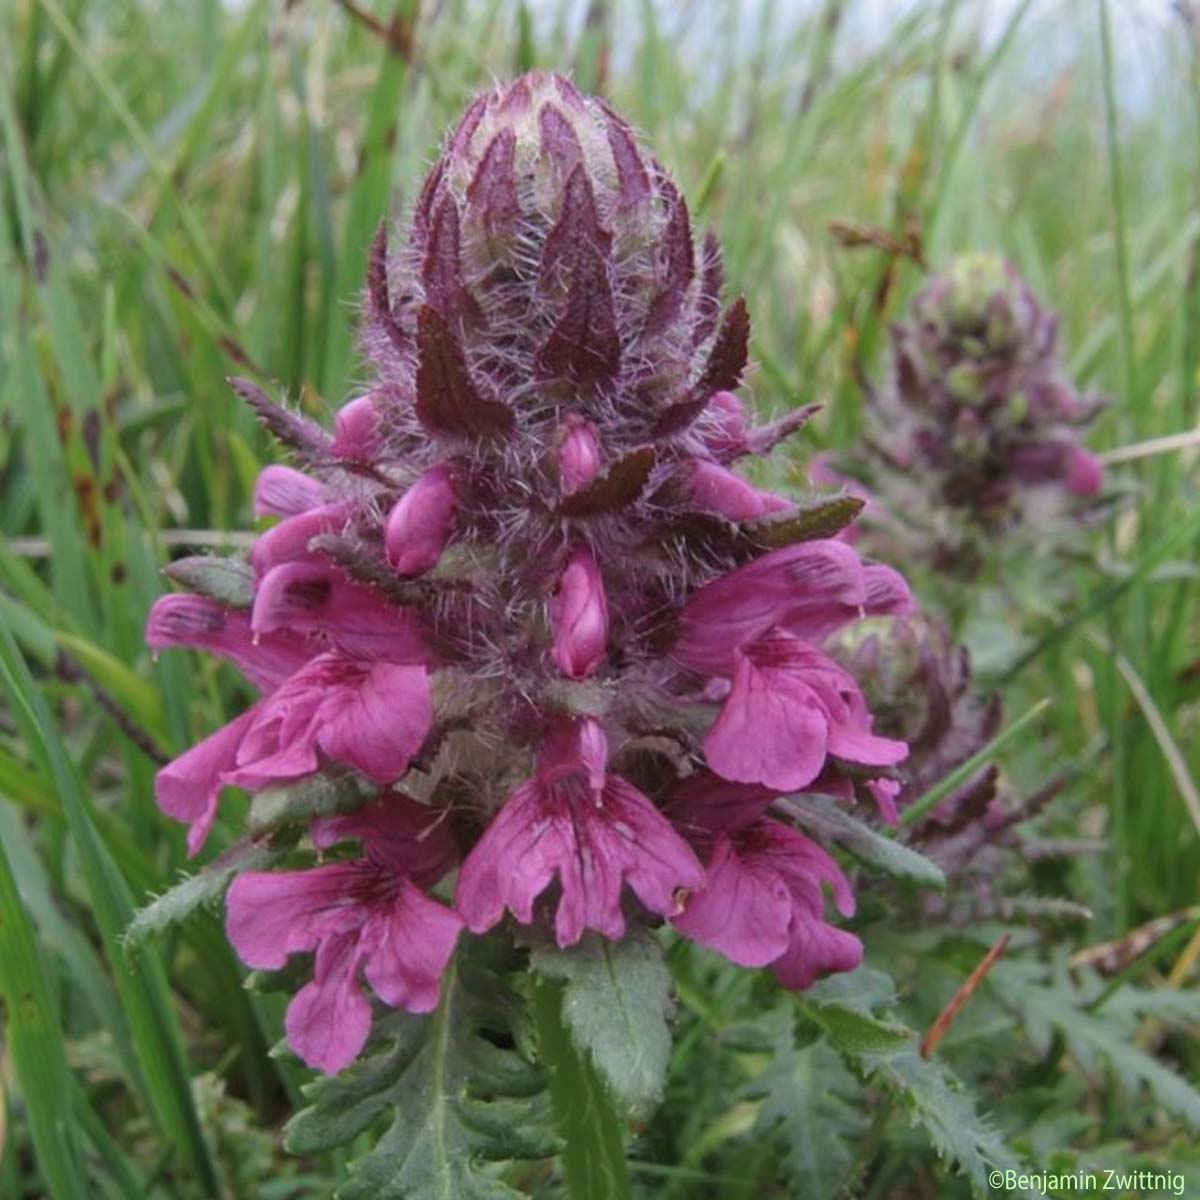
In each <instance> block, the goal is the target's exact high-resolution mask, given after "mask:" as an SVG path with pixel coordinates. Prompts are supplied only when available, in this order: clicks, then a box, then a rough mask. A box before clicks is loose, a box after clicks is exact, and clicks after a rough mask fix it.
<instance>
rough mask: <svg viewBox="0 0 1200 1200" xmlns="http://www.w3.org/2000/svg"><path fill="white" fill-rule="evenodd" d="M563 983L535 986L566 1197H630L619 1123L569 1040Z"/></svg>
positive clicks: (580, 1199) (584, 1058) (590, 1199)
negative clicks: (559, 1144)
mask: <svg viewBox="0 0 1200 1200" xmlns="http://www.w3.org/2000/svg"><path fill="white" fill-rule="evenodd" d="M563 991H564V989H563V987H562V985H561V984H558V983H551V982H549V981H548V980H544V979H543V980H541V981H539V982H538V983H537V985H536V986H535V988H534V995H533V1007H534V1012H535V1015H536V1021H537V1035H538V1052H539V1055H540V1057H541V1060H542V1062H543V1063H544V1064H545V1066H546V1068H547V1070H548V1071H549V1073H550V1099H551V1104H552V1107H553V1112H554V1119H555V1123H556V1125H557V1127H558V1132H559V1135H560V1137H561V1139H562V1153H561V1160H560V1165H561V1170H562V1174H563V1179H564V1181H565V1182H566V1185H567V1187H566V1191H567V1195H568V1196H569V1197H570V1200H630V1188H629V1168H628V1167H627V1165H626V1163H625V1147H624V1143H623V1139H622V1136H621V1124H620V1121H619V1120H618V1117H617V1112H616V1109H615V1108H614V1107H613V1105H612V1101H611V1097H610V1095H609V1092H608V1089H607V1088H606V1087H605V1086H604V1084H603V1083H602V1082H601V1080H600V1077H599V1075H598V1074H597V1072H596V1071H595V1070H594V1069H593V1067H592V1065H591V1064H590V1062H589V1061H588V1056H587V1055H586V1054H584V1053H583V1052H581V1051H580V1050H579V1049H578V1048H577V1047H576V1046H575V1045H574V1044H573V1039H572V1037H571V1034H570V1033H569V1031H568V1030H567V1027H566V1025H565V1023H564V1020H563Z"/></svg>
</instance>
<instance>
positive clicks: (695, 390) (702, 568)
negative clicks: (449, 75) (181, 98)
mask: <svg viewBox="0 0 1200 1200" xmlns="http://www.w3.org/2000/svg"><path fill="white" fill-rule="evenodd" d="M721 288H722V270H721V261H720V256H719V253H718V250H717V247H716V245H715V243H714V242H713V240H712V239H711V238H709V239H707V240H704V241H702V242H700V243H699V244H697V243H696V242H695V241H694V240H693V236H692V230H691V223H690V220H689V216H688V209H687V205H686V203H685V201H684V200H683V198H682V197H681V195H680V194H679V192H678V191H677V190H676V188H675V186H674V184H673V183H672V182H671V180H670V178H669V177H668V176H667V174H666V172H665V171H664V170H663V168H662V167H661V166H660V165H659V164H658V163H657V162H656V161H655V160H654V159H653V158H652V157H650V156H649V155H648V154H647V153H646V152H645V151H644V150H643V148H642V147H641V146H640V144H639V142H638V140H637V139H636V137H635V136H634V134H633V133H632V132H631V130H630V128H629V126H628V125H627V124H626V123H625V122H624V121H623V120H622V119H621V118H620V117H618V116H617V115H616V114H615V113H614V112H612V111H611V109H609V108H608V107H607V106H606V105H605V104H604V103H603V102H602V101H599V100H596V99H590V98H585V97H584V96H582V95H581V94H580V93H579V92H577V91H576V89H575V88H574V87H573V86H572V85H571V84H570V83H569V82H567V81H566V80H564V79H562V78H559V77H557V76H550V75H529V76H525V77H523V78H520V79H518V80H516V81H515V82H513V83H511V84H508V85H506V86H502V87H499V88H497V89H495V90H493V91H491V92H488V93H486V94H484V95H482V96H480V97H479V98H478V99H477V100H476V101H475V102H474V103H473V104H472V105H471V106H470V108H469V109H468V110H467V112H466V114H465V116H464V117H463V118H462V120H461V122H460V123H459V125H458V127H457V128H456V129H455V130H454V131H453V132H452V134H451V135H450V136H449V138H448V141H447V143H446V145H445V148H444V152H443V154H442V156H441V157H440V159H439V160H438V162H437V164H436V166H435V167H434V169H433V171H432V173H431V174H430V175H429V177H428V179H427V181H426V183H425V185H424V187H423V189H422V190H421V192H420V194H419V196H418V198H417V200H416V203H415V208H414V211H413V214H412V218H411V224H410V228H409V231H408V236H407V240H406V243H405V245H404V246H403V248H401V249H398V250H395V251H393V252H389V249H388V246H387V239H386V236H385V235H384V234H383V233H382V232H381V234H380V236H379V237H378V238H377V239H376V242H375V245H374V248H373V252H372V256H371V261H370V265H369V272H368V283H367V290H366V296H365V321H364V325H365V331H364V352H365V354H366V357H367V359H368V361H369V362H370V364H371V366H372V368H373V379H374V383H373V385H372V386H371V387H370V389H369V390H368V391H366V392H365V393H364V394H363V395H361V396H358V397H357V398H355V399H353V400H352V401H351V402H350V403H349V404H347V405H346V406H345V407H344V408H343V409H342V410H341V411H340V412H339V414H338V416H337V420H336V426H335V429H334V431H333V433H332V434H330V433H328V432H327V431H325V430H324V429H322V428H321V427H319V426H317V425H316V424H315V423H313V422H311V421H309V420H308V419H307V418H305V417H302V416H299V415H297V414H294V413H291V412H289V411H287V410H285V409H282V408H279V407H277V406H275V405H273V404H271V402H270V401H268V400H267V399H266V397H265V396H263V395H262V394H261V393H258V392H257V391H256V390H255V389H253V388H252V387H250V386H249V385H246V384H240V385H239V387H240V390H241V391H242V392H243V394H244V395H246V396H247V398H248V399H249V400H250V401H251V403H253V404H254V405H255V407H256V408H257V410H258V411H259V413H260V416H261V417H262V418H263V420H264V421H265V422H266V423H267V424H268V425H269V426H270V428H271V429H272V430H273V431H274V432H275V433H276V434H277V435H278V436H279V438H280V439H281V440H282V441H283V442H285V443H286V444H287V445H288V446H290V448H291V450H292V451H293V454H294V458H295V461H296V463H297V467H290V466H271V467H268V468H267V469H266V470H265V471H264V472H263V474H262V476H261V478H260V480H259V484H258V488H257V494H256V511H257V512H258V513H259V514H262V515H269V516H274V517H278V518H280V520H279V521H278V523H277V524H275V525H274V526H273V527H272V528H271V529H269V530H268V531H267V532H265V533H264V534H263V535H262V536H261V537H260V538H259V539H258V541H257V543H256V545H255V546H254V549H253V552H252V553H251V555H250V559H249V564H248V567H247V568H246V569H245V574H246V578H247V579H248V587H247V589H246V594H245V595H244V596H232V597H231V595H230V594H229V593H228V592H227V591H226V592H223V591H222V590H221V589H220V588H214V587H207V588H205V587H204V586H202V587H201V591H202V592H204V591H205V590H207V592H208V594H200V595H186V594H180V595H172V596H168V597H165V598H163V599H162V600H160V601H159V602H158V603H157V604H156V606H155V608H154V610H153V612H152V613H151V616H150V621H149V633H148V637H149V641H150V644H151V645H152V646H154V647H156V648H157V647H166V646H193V647H200V648H202V649H205V650H209V651H212V652H214V653H216V654H219V655H223V656H225V657H226V658H228V659H229V660H231V661H232V662H233V663H234V664H235V665H236V666H237V667H238V668H239V669H240V670H241V671H242V672H243V674H244V675H245V676H246V678H247V679H248V680H249V681H250V683H251V684H253V685H254V686H255V687H256V688H257V689H258V691H259V692H260V693H261V698H260V699H259V700H258V702H257V703H256V704H255V705H254V706H253V707H252V708H251V709H250V710H249V711H247V712H246V713H244V714H243V715H241V716H239V717H238V718H236V719H235V720H234V721H233V722H232V723H231V724H229V725H227V726H226V727H225V728H224V729H222V730H220V731H218V732H217V733H215V734H213V735H212V736H210V737H209V738H207V739H206V740H205V741H203V742H201V743H200V744H199V745H197V746H195V747H194V748H193V749H191V750H189V751H188V752H187V753H185V754H184V755H182V756H181V757H180V758H178V759H176V760H175V761H174V762H172V763H171V764H169V765H168V766H167V767H165V768H164V769H163V770H162V772H161V773H160V775H159V777H158V797H159V801H160V804H161V806H162V807H163V809H164V810H165V811H166V812H167V813H169V814H170V815H172V816H173V817H176V818H177V819H179V820H181V821H184V822H187V823H188V825H189V827H190V832H189V839H188V840H189V847H190V849H191V850H192V852H196V851H198V850H199V849H200V847H201V846H202V845H203V843H204V841H205V838H206V837H207V835H208V832H209V830H210V828H211V826H212V824H213V821H214V818H215V815H216V812H217V806H218V800H219V796H220V793H221V790H222V789H223V788H224V787H226V786H234V787H239V788H243V789H245V790H247V791H249V792H251V793H259V792H263V791H265V790H271V789H280V788H287V787H290V786H292V785H294V784H296V783H297V782H298V781H305V780H309V779H310V778H311V777H313V776H316V775H321V776H338V775H342V776H345V775H348V776H351V777H352V778H353V779H355V780H357V781H358V784H359V786H360V787H361V789H362V790H363V792H364V793H365V794H367V795H368V799H367V800H366V801H365V802H363V803H362V804H361V806H360V807H358V808H356V809H355V808H351V811H344V812H338V813H335V814H330V815H324V816H318V817H317V818H316V819H314V820H313V821H312V822H311V825H310V826H309V828H308V829H307V841H306V843H305V845H311V846H312V847H313V848H314V849H315V851H316V852H318V856H319V857H324V856H325V852H326V851H329V852H331V853H332V856H333V857H332V860H331V861H324V862H321V863H318V864H316V865H310V866H307V867H304V868H302V869H297V870H287V871H247V872H244V873H242V874H241V875H240V876H239V877H238V878H237V879H236V880H235V882H234V883H233V885H232V887H231V889H230V891H229V895H228V921H229V925H228V928H229V934H230V937H231V939H232V941H233V943H234V945H235V947H236V948H237V949H238V951H239V953H240V954H241V956H242V957H243V959H244V960H245V961H246V962H247V963H248V964H250V965H252V966H256V967H263V968H278V967H281V966H282V965H283V964H284V962H285V960H286V959H287V957H288V956H289V955H291V954H293V953H300V952H306V953H311V954H312V955H313V974H312V981H311V982H310V983H308V984H307V985H306V986H305V987H304V988H303V989H302V990H301V991H300V992H299V994H298V995H297V996H296V997H295V998H294V999H293V1001H292V1003H291V1006H290V1008H289V1010H288V1016H287V1029H288V1034H289V1038H290V1041H291V1044H292V1046H293V1047H294V1048H295V1050H296V1051H297V1052H298V1053H299V1054H300V1056H301V1057H303V1058H304V1059H305V1060H306V1061H307V1062H309V1063H310V1064H313V1065H315V1066H317V1067H320V1068H322V1069H324V1070H326V1071H336V1070H339V1069H340V1068H341V1067H343V1066H345V1065H346V1064H347V1063H348V1062H350V1061H351V1060H352V1059H353V1058H354V1057H355V1056H356V1055H357V1053H358V1052H359V1051H360V1050H361V1048H362V1046H363V1044H364V1042H365V1040H366V1038H367V1036H368V1033H369V1029H370V1024H371V1004H370V1001H369V999H368V997H367V995H366V994H365V992H364V984H365V985H368V986H369V988H370V991H371V992H372V993H373V994H374V996H375V997H377V998H378V999H379V1000H380V1001H382V1002H383V1003H385V1004H388V1005H394V1006H401V1007H404V1008H407V1009H409V1010H411V1011H414V1012H421V1011H427V1010H429V1009H430V1008H432V1007H433V1006H434V1005H435V1004H436V1002H437V996H438V986H439V978H440V976H441V974H442V972H443V970H444V969H445V967H446V965H447V964H448V962H449V960H450V958H451V956H452V954H453V952H454V947H455V943H456V940H457V939H458V938H459V937H460V935H461V934H462V929H463V927H465V928H466V929H467V930H468V931H470V932H471V933H483V932H484V931H487V930H489V929H491V928H492V927H494V926H495V925H497V924H498V923H499V922H500V921H501V920H502V919H503V918H504V916H505V914H506V913H507V914H511V916H512V918H514V919H515V920H516V921H517V922H520V923H529V922H533V921H543V920H544V921H546V922H547V923H549V924H551V925H552V927H553V929H554V931H555V934H556V937H557V940H558V942H559V944H560V945H563V946H567V945H570V944H572V943H574V942H576V941H578V939H580V938H581V937H582V936H583V935H584V933H585V932H586V931H593V932H594V933H596V934H599V935H602V936H604V937H607V938H611V939H618V938H621V937H622V936H623V934H624V932H625V929H626V927H627V922H628V921H630V920H651V919H656V918H663V919H667V920H670V921H673V922H674V923H675V925H676V927H677V928H678V929H680V930H681V931H682V932H683V933H684V934H685V935H687V936H689V937H691V938H694V939H695V940H697V941H698V942H701V943H703V944H705V945H707V946H710V947H713V948H715V949H717V950H719V951H721V952H723V953H725V954H726V955H728V956H729V957H730V958H731V959H733V960H734V961H735V962H738V963H744V964H746V965H751V966H765V965H771V966H772V968H773V969H774V971H775V973H776V974H777V976H778V977H779V978H780V980H781V981H782V982H783V983H784V984H785V985H787V986H790V987H804V986H806V985H807V984H808V983H810V982H811V981H812V980H813V979H815V978H816V977H817V976H819V975H821V974H823V973H825V972H828V971H835V970H845V969H847V968H850V967H852V966H854V965H855V964H856V963H857V962H858V960H859V958H860V956H861V947H860V945H859V943H858V941H857V939H856V938H854V937H853V936H852V935H851V934H850V933H848V932H845V931H841V930H838V929H836V928H835V927H834V926H832V925H831V924H829V923H828V922H827V920H826V914H825V891H824V889H825V886H826V885H829V886H830V887H831V889H832V895H833V899H834V901H835V902H836V905H837V907H838V909H839V910H840V911H841V912H842V913H843V914H849V913H851V912H852V911H853V907H854V901H853V897H852V895H851V892H850V888H849V885H848V883H847V881H846V879H845V877H844V876H843V875H842V873H841V871H840V870H839V868H838V866H837V865H836V863H835V862H834V860H833V859H832V858H831V857H830V856H829V855H828V854H827V853H826V852H825V851H824V850H823V849H821V848H820V847H819V846H817V845H815V844H814V843H813V842H811V841H810V840H808V839H807V838H806V837H804V836H803V835H802V834H800V833H799V832H797V831H796V830H795V829H793V828H792V827H791V826H790V825H788V824H786V823H784V822H783V821H781V820H778V819H776V818H775V817H772V816H769V815H767V812H768V809H769V807H770V806H771V804H772V802H773V801H774V800H775V798H777V797H779V796H781V795H784V794H787V793H792V792H796V791H800V790H807V791H812V790H826V791H830V792H833V793H834V794H838V795H843V796H851V795H853V794H854V792H855V789H859V790H862V791H863V793H864V794H872V795H875V796H876V798H877V799H878V800H879V802H880V803H882V804H884V805H885V807H886V806H888V805H890V804H891V799H892V796H893V794H894V791H895V785H894V783H893V782H892V781H891V780H888V779H885V778H884V777H885V776H886V775H887V774H888V770H889V768H891V767H892V765H893V764H895V763H897V762H899V761H900V760H901V759H903V757H904V755H905V753H906V748H905V745H904V743H903V742H902V741H899V740H893V739H888V738H883V737H880V736H878V735H877V734H876V733H874V732H873V730H872V721H871V717H870V715H869V712H868V709H867V705H866V703H865V701H864V699H863V695H862V692H861V691H860V689H859V687H858V685H857V683H856V682H855V679H854V677H853V675H852V674H851V673H850V672H849V671H847V670H846V669H845V667H844V666H842V665H839V664H838V663H837V662H836V661H835V660H834V659H833V658H832V657H830V655H829V653H828V652H827V651H826V649H824V648H823V647H824V644H825V642H826V641H827V639H829V638H830V636H831V635H832V634H834V633H836V632H837V631H838V630H840V629H844V628H845V627H847V626H849V625H852V624H853V623H855V622H857V621H859V620H860V619H862V618H863V617H864V616H865V615H869V614H876V615H882V614H889V613H892V614H894V613H903V612H907V611H910V610H911V608H912V601H911V597H910V595H909V592H908V589H907V587H906V586H905V584H904V582H903V580H902V579H901V578H900V577H899V576H898V575H897V574H896V573H895V572H894V571H891V570H890V569H888V568H887V567H884V566H880V565H876V564H870V563H866V562H864V561H863V560H862V558H860V556H859V554H858V553H857V552H856V551H855V550H854V549H853V548H852V547H850V546H849V545H847V544H845V543H844V542H841V541H838V540H831V539H830V538H829V537H828V536H826V537H824V538H819V539H814V538H812V537H811V530H812V527H813V522H812V521H811V520H808V519H806V514H805V513H802V512H798V511H797V509H796V508H795V506H794V505H793V504H792V503H791V502H790V501H788V500H787V499H785V498H783V497H780V496H775V495H771V494H769V493H767V492H764V491H761V490H760V489H758V488H756V487H754V486H753V485H752V484H750V483H749V482H748V481H747V480H746V479H744V478H743V477H742V476H741V475H739V474H738V473H737V471H736V470H735V463H736V462H737V460H738V459H739V458H742V457H744V456H746V455H761V454H766V453H769V452H770V450H771V449H772V448H773V447H774V446H775V445H776V444H777V443H778V442H779V441H780V440H781V439H782V438H784V437H786V436H787V435H788V434H790V433H791V432H793V431H794V430H795V429H796V428H798V427H799V425H800V424H801V423H802V421H803V419H804V416H805V415H806V414H793V415H791V416H788V417H785V418H783V419H782V420H781V421H779V422H776V423H775V424H774V425H771V426H767V427H763V428H755V427H753V426H751V424H750V423H749V421H748V420H747V417H746V414H745V411H744V410H743V407H742V405H741V403H740V401H739V400H738V399H737V397H736V396H735V394H734V392H735V390H736V389H737V388H738V386H739V385H740V383H741V380H742V376H743V372H744V370H745V366H746V359H747V341H748V335H749V322H748V317H747V313H746V308H745V305H744V304H743V302H742V301H740V300H739V301H736V302H734V303H733V304H732V305H730V306H729V307H728V308H726V309H724V310H722V306H721V302H720V292H721ZM297 468H302V469H297ZM806 538H807V539H808V540H805V539H806ZM177 577H179V578H184V577H186V578H189V579H191V580H192V581H193V582H195V581H197V580H200V579H202V578H203V577H204V576H203V572H199V571H192V572H177ZM877 779H878V780H882V782H877ZM342 843H353V844H355V845H356V846H357V847H358V849H357V852H352V851H350V850H349V849H348V848H341V849H338V847H339V846H340V845H341V844H342ZM455 872H457V877H456V882H453V886H452V887H451V882H452V880H451V878H449V877H453V876H454V874H455ZM443 880H446V883H445V885H444V886H442V890H441V891H440V892H439V893H438V894H439V895H441V896H443V897H446V898H447V899H438V898H435V896H434V895H433V894H431V893H432V890H433V889H435V888H439V886H441V885H442V881H443ZM451 896H452V904H451V903H449V902H448V898H449V897H451Z"/></svg>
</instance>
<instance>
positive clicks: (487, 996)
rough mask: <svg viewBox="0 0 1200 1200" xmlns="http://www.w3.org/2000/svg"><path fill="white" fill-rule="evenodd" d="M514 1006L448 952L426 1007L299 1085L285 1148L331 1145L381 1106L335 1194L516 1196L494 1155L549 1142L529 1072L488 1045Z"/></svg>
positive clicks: (396, 1018) (351, 1199)
mask: <svg viewBox="0 0 1200 1200" xmlns="http://www.w3.org/2000/svg"><path fill="white" fill-rule="evenodd" d="M518 1003H519V1002H518V1000H517V997H516V996H514V994H513V993H512V992H511V991H510V990H509V988H507V987H506V986H505V984H504V982H503V980H502V979H501V978H500V977H499V975H497V974H496V973H495V972H493V971H492V970H490V969H487V968H483V967H481V966H479V965H476V964H475V963H473V962H472V961H471V960H470V959H469V958H468V956H467V954H466V953H464V952H463V951H461V950H460V953H459V959H458V961H457V962H455V963H452V964H451V966H450V968H449V969H448V970H447V972H446V974H445V976H444V977H443V979H442V998H441V1003H440V1004H439V1005H438V1007H437V1010H436V1011H435V1012H433V1013H431V1014H430V1015H429V1016H423V1017H422V1016H414V1015H412V1014H410V1013H403V1012H397V1013H394V1014H392V1015H391V1016H389V1017H388V1018H386V1019H384V1020H382V1021H380V1022H378V1024H377V1026H376V1032H377V1038H376V1042H375V1045H376V1050H375V1053H373V1054H371V1055H370V1057H368V1058H367V1059H365V1060H364V1061H362V1062H360V1063H358V1064H356V1065H355V1066H353V1067H350V1068H349V1069H347V1070H345V1071H343V1072H342V1073H341V1074H339V1075H334V1076H330V1077H328V1078H324V1079H319V1080H317V1082H315V1083H313V1084H310V1085H309V1086H308V1087H307V1088H306V1089H305V1093H306V1095H307V1097H308V1098H309V1099H310V1100H311V1101H312V1106H311V1107H310V1108H306V1109H305V1110H304V1111H303V1112H301V1113H299V1114H298V1115H297V1116H295V1117H294V1118H293V1119H292V1121H291V1122H290V1123H289V1124H288V1127H287V1130H286V1135H285V1136H286V1143H287V1146H288V1149H289V1150H291V1151H293V1152H294V1153H297V1154H313V1153H317V1152H319V1151H322V1150H328V1149H331V1148H332V1147H335V1146H340V1145H342V1144H343V1143H345V1142H348V1141H349V1140H351V1139H352V1138H355V1137H357V1136H358V1135H359V1134H360V1133H363V1132H365V1131H366V1130H368V1129H369V1128H370V1127H371V1126H373V1125H374V1124H375V1122H376V1120H377V1119H378V1118H380V1117H382V1116H384V1115H385V1114H386V1113H388V1112H391V1114H392V1121H391V1124H390V1125H389V1127H388V1128H387V1130H386V1131H385V1132H384V1133H383V1135H382V1136H381V1137H380V1138H379V1140H378V1142H376V1144H375V1146H374V1148H373V1149H372V1150H371V1151H370V1152H369V1153H368V1154H366V1155H365V1156H364V1157H362V1158H360V1159H358V1160H357V1161H356V1162H354V1163H353V1164H352V1165H351V1168H350V1177H349V1179H348V1180H347V1182H345V1183H344V1184H343V1185H342V1186H341V1187H340V1188H339V1189H338V1192H337V1197H338V1200H516V1198H517V1197H518V1196H519V1193H518V1192H515V1191H514V1190H513V1189H512V1188H511V1187H509V1186H508V1185H507V1184H506V1183H504V1182H503V1180H502V1179H501V1173H502V1170H503V1164H504V1163H505V1161H506V1160H508V1159H512V1158H543V1157H547V1156H549V1155H550V1154H551V1153H553V1150H554V1144H553V1139H552V1138H550V1137H549V1136H548V1135H547V1131H546V1125H547V1124H548V1115H547V1106H546V1103H545V1090H544V1080H543V1078H542V1075H541V1072H540V1071H538V1070H537V1069H536V1068H535V1067H533V1066H532V1065H531V1064H530V1063H529V1062H527V1061H526V1060H525V1059H524V1058H522V1057H521V1055H520V1054H519V1053H518V1052H517V1051H515V1050H510V1049H505V1048H502V1047H501V1046H499V1045H497V1044H496V1041H497V1040H498V1039H499V1038H500V1037H502V1036H503V1035H505V1034H511V1032H512V1029H513V1026H514V1023H515V1019H516V1008H517V1005H518ZM485 1034H486V1036H485ZM381 1044H382V1048H379V1047H380V1045H381Z"/></svg>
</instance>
